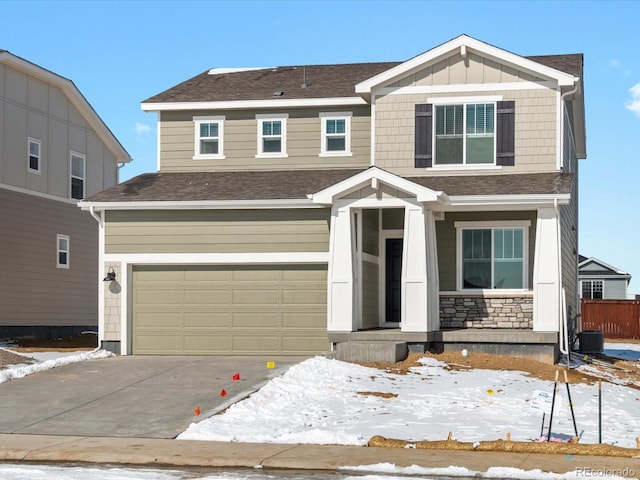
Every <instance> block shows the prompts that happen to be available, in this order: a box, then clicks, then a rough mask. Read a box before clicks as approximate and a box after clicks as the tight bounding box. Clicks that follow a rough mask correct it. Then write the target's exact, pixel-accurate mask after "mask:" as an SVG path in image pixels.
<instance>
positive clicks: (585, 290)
mask: <svg viewBox="0 0 640 480" xmlns="http://www.w3.org/2000/svg"><path fill="white" fill-rule="evenodd" d="M581 283H582V295H581V296H582V298H587V299H595V298H604V297H603V291H604V282H603V281H602V280H582V282H581Z"/></svg>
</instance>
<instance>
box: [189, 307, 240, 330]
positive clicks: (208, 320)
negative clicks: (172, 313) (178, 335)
mask: <svg viewBox="0 0 640 480" xmlns="http://www.w3.org/2000/svg"><path fill="white" fill-rule="evenodd" d="M230 326H231V312H224V311H222V312H221V311H205V312H185V313H184V327H185V328H204V329H212V328H215V329H227V328H229V327H230Z"/></svg>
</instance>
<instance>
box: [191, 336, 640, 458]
mask: <svg viewBox="0 0 640 480" xmlns="http://www.w3.org/2000/svg"><path fill="white" fill-rule="evenodd" d="M620 345H621V344H616V348H622V347H620ZM629 348H632V349H634V351H638V352H640V345H633V344H632V345H630V346H629ZM421 362H422V365H421V366H419V367H414V368H412V369H411V370H410V372H409V373H408V374H407V375H400V374H395V373H388V372H385V371H382V370H378V369H374V368H368V367H364V366H361V365H356V364H351V363H345V362H340V361H337V360H329V359H326V358H324V357H314V358H310V359H308V360H305V361H304V362H302V363H300V364H297V365H295V366H293V367H291V368H290V369H289V370H288V371H287V372H286V373H284V374H283V375H282V376H280V377H277V378H275V379H273V380H271V381H270V382H269V383H267V384H266V385H265V386H264V387H263V388H262V389H260V390H259V391H258V392H256V393H255V394H253V395H252V396H250V397H249V398H247V399H245V400H243V401H241V402H239V403H236V404H234V405H232V406H231V407H230V408H229V409H228V410H226V412H225V413H223V414H219V415H216V416H213V417H211V418H208V419H206V420H203V421H201V422H199V423H193V424H191V425H190V426H189V428H188V429H187V430H186V431H185V432H183V433H182V434H181V435H179V436H178V438H179V439H190V440H217V441H234V442H269V443H305V444H339V445H365V444H366V443H367V442H368V440H369V439H370V438H371V437H372V436H374V435H382V436H384V437H389V438H399V439H405V440H409V441H412V440H415V441H418V440H443V439H446V438H447V436H448V434H449V432H452V433H453V438H455V439H457V440H460V441H468V442H469V441H470V442H473V441H483V440H496V439H501V438H502V439H504V438H505V436H506V434H507V433H510V434H511V439H512V440H515V441H529V440H533V439H537V438H539V437H540V433H541V427H542V417H543V412H546V413H547V415H546V421H545V426H548V419H549V415H548V412H549V410H550V408H549V405H550V400H551V396H552V392H553V382H550V381H543V380H538V379H536V378H533V377H531V376H528V375H526V374H524V373H522V372H513V371H495V370H479V369H476V370H457V371H456V370H448V369H446V368H445V367H446V365H445V364H442V363H440V362H438V361H437V360H435V359H433V358H427V357H425V358H423V359H422V360H421ZM381 394H385V395H386V396H387V397H388V398H385V397H383V396H381ZM570 394H571V399H572V404H573V407H574V411H575V417H576V424H577V428H578V433H579V435H580V437H581V440H580V441H581V443H597V442H598V387H597V385H588V384H572V385H570ZM602 399H603V404H602V411H603V417H602V423H603V426H602V439H603V442H604V443H609V444H613V445H618V446H622V447H630V448H635V447H636V442H635V438H636V437H637V436H638V432H640V392H639V391H638V390H637V389H632V388H629V387H626V386H623V385H615V384H611V383H604V384H603V393H602ZM552 431H553V433H554V434H562V435H569V436H573V435H574V428H573V422H572V418H571V410H570V405H569V400H568V394H567V391H566V387H565V384H564V383H560V382H559V384H558V389H557V394H556V404H555V408H554V417H553V429H552ZM545 433H546V430H545Z"/></svg>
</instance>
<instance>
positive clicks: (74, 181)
mask: <svg viewBox="0 0 640 480" xmlns="http://www.w3.org/2000/svg"><path fill="white" fill-rule="evenodd" d="M85 168H86V158H85V157H84V155H82V154H79V153H75V152H71V198H73V199H75V200H82V199H83V198H84V197H85V194H86V190H85V179H86V170H85Z"/></svg>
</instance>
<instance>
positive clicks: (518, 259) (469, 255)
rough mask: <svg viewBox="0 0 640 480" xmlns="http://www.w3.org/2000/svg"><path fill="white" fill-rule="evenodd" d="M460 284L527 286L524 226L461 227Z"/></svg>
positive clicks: (481, 287) (497, 287)
mask: <svg viewBox="0 0 640 480" xmlns="http://www.w3.org/2000/svg"><path fill="white" fill-rule="evenodd" d="M460 243H461V246H460V249H461V252H460V256H461V288H463V289H522V288H526V275H527V261H526V230H525V228H522V227H502V226H501V227H489V226H487V227H482V228H473V227H463V228H461V242H460Z"/></svg>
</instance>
